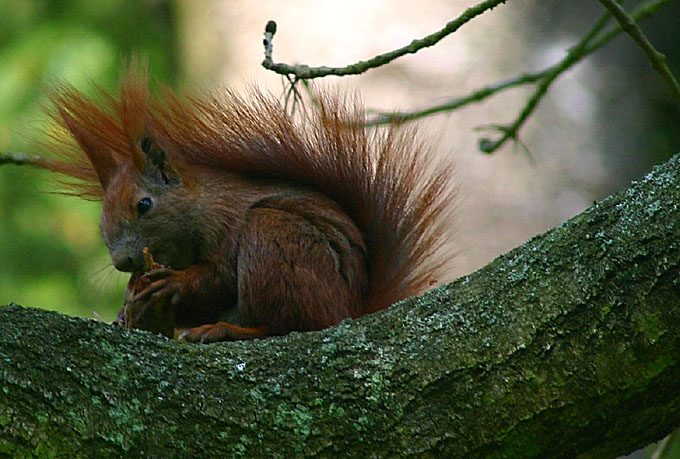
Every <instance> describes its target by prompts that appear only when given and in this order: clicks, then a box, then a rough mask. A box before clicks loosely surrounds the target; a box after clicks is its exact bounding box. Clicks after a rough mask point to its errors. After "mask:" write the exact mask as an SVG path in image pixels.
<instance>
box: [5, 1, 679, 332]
mask: <svg viewBox="0 0 680 459" xmlns="http://www.w3.org/2000/svg"><path fill="white" fill-rule="evenodd" d="M473 4H474V2H473V1H471V0H465V1H463V0H419V1H418V2H412V1H408V0H389V1H388V0H375V1H372V2H366V1H357V0H344V1H342V2H339V1H336V0H288V1H286V2H282V1H273V0H260V1H258V2H251V1H245V0H222V1H219V0H175V1H164V0H140V1H134V2H132V1H125V0H99V1H96V2H93V1H91V0H3V1H2V2H0V62H1V63H2V67H1V68H0V151H3V152H5V151H21V152H27V153H33V154H44V153H47V152H42V151H39V150H38V147H37V146H36V143H35V140H36V139H40V137H41V135H43V132H44V131H45V129H46V127H45V126H46V125H45V122H46V121H45V117H44V115H43V107H44V106H45V105H46V104H47V103H48V101H47V98H46V90H47V88H49V87H50V85H51V84H53V83H54V82H56V81H67V82H69V83H70V84H73V85H74V86H76V87H78V88H81V89H83V90H85V91H86V92H87V91H90V92H91V91H92V86H91V82H96V83H97V84H98V85H100V86H102V87H104V88H106V89H108V90H111V91H114V92H115V89H116V87H117V79H118V72H119V69H120V67H121V62H123V61H124V60H125V59H126V58H128V57H129V56H130V55H131V54H133V53H137V54H139V55H141V56H145V57H146V58H148V60H149V62H150V69H151V74H152V75H153V77H154V78H155V79H157V80H158V81H161V82H164V83H165V84H167V85H170V86H171V87H175V88H177V89H178V90H189V91H202V90H208V89H211V88H215V87H216V86H217V87H220V86H222V87H223V86H225V85H226V86H230V87H234V88H237V89H238V88H243V87H246V86H248V85H251V84H253V83H254V82H255V83H257V84H258V85H259V86H262V87H266V88H269V89H270V90H271V91H272V92H274V93H275V94H282V93H283V88H284V85H283V81H282V79H281V78H280V77H279V76H277V75H274V74H273V73H270V72H267V71H265V70H264V69H263V68H262V67H261V66H260V62H261V61H262V57H263V54H262V38H263V36H262V33H263V30H264V26H265V24H266V22H267V21H268V20H270V19H273V20H275V21H276V22H277V23H278V33H277V35H276V38H275V40H274V60H275V61H280V62H288V63H305V64H309V65H329V66H342V65H346V64H348V63H353V62H356V61H358V60H362V59H367V58H369V57H372V56H374V55H376V54H379V53H382V52H386V51H389V50H392V49H394V48H397V47H401V46H403V45H405V44H407V43H409V42H410V41H411V40H412V39H414V38H420V37H423V36H425V35H427V34H430V33H432V32H434V31H436V30H438V29H440V28H441V27H442V26H443V25H444V24H445V23H446V22H448V21H449V20H451V19H453V18H455V17H457V16H458V15H459V14H460V13H462V12H463V11H464V9H465V8H467V7H469V6H471V5H473ZM635 4H637V3H636V2H633V1H628V2H625V6H626V7H629V8H630V7H632V6H633V5H635ZM601 14H602V9H601V6H600V4H599V3H598V2H596V1H593V0H573V1H570V2H564V1H558V0H516V1H513V2H508V3H507V4H505V5H501V6H499V7H497V8H496V9H494V10H493V11H490V12H487V13H485V14H484V15H482V16H481V17H479V18H477V19H474V20H473V21H472V22H470V23H468V24H467V25H465V26H464V27H463V28H462V29H460V30H459V31H458V32H457V33H455V34H454V35H452V36H449V37H447V38H446V39H445V40H444V41H442V42H441V43H439V44H438V45H436V46H434V47H432V48H429V49H426V50H422V51H420V52H419V53H417V54H415V55H409V56H406V57H404V58H401V59H399V60H397V61H395V62H393V63H392V64H390V65H388V66H386V67H383V68H380V69H376V70H372V71H370V72H368V73H366V74H365V75H362V76H357V77H345V78H335V77H332V78H327V79H326V80H325V81H324V82H323V84H325V85H327V86H331V87H340V88H344V89H345V90H348V91H353V92H358V93H359V94H361V96H362V97H363V99H364V100H365V101H366V105H367V106H368V107H370V108H375V109H383V110H397V109H398V110H413V109H417V108H423V107H426V106H428V105H431V104H434V103H438V102H442V101H444V100H446V99H448V98H452V97H459V96H464V95H467V94H469V93H470V92H471V91H473V90H474V89H477V88H479V87H481V86H484V85H488V84H492V83H495V82H498V81H502V80H505V79H508V78H511V77H515V76H517V75H520V74H522V73H524V72H529V71H536V70H540V69H542V68H544V67H546V66H548V65H551V64H553V63H555V62H557V61H558V60H559V59H560V58H561V57H563V56H564V53H565V51H566V50H567V49H569V48H570V47H571V46H573V45H574V44H575V43H576V42H578V41H579V39H580V38H581V37H582V36H583V35H584V34H585V33H586V31H587V30H589V28H590V27H591V26H592V25H593V24H594V22H595V21H596V20H597V18H598V17H599V16H600V15H601ZM679 17H680V2H677V1H672V2H669V4H668V5H667V6H665V7H664V8H663V9H662V10H661V11H660V12H659V13H658V14H656V15H655V16H654V17H652V18H651V19H650V20H648V21H646V22H645V23H644V24H643V29H644V30H645V31H646V33H647V34H648V36H649V38H650V39H651V41H652V43H653V44H654V45H655V46H656V47H657V49H659V50H660V51H661V52H663V53H665V54H666V56H667V59H668V64H669V66H670V67H671V69H672V70H673V72H674V73H675V75H676V76H677V75H680V29H679V28H678V18H679ZM530 94H531V88H517V89H513V90H511V91H507V92H504V93H502V94H500V95H498V96H495V97H493V98H491V99H489V100H486V101H484V102H483V103H480V104H475V105H471V106H468V107H466V108H464V109H462V110H459V111H455V112H452V113H448V114H444V115H437V116H433V117H430V118H427V119H425V120H424V121H422V122H420V125H421V129H422V131H423V133H424V134H423V135H424V136H426V137H427V138H429V139H431V140H432V143H433V144H434V145H435V148H437V150H438V151H439V153H440V154H442V155H446V156H447V157H448V158H450V160H451V161H453V162H455V164H456V168H457V171H458V173H457V180H458V182H459V183H460V190H461V191H460V203H459V205H458V207H459V212H458V220H457V223H456V225H457V226H456V231H457V234H458V238H457V239H456V242H455V243H456V245H457V248H458V251H459V253H460V255H459V259H458V265H457V266H458V271H457V272H456V273H452V275H456V276H458V275H464V274H466V273H469V272H471V271H473V270H475V269H477V268H479V267H481V266H483V265H484V264H485V263H488V262H489V261H491V260H492V259H493V258H494V257H496V256H498V255H499V254H501V253H503V252H505V251H507V250H509V249H511V248H513V247H516V246H517V245H519V244H521V243H522V242H524V241H526V240H527V239H528V238H530V237H532V236H533V235H536V234H538V233H541V232H543V231H545V230H547V229H549V228H551V227H554V226H556V225H558V224H560V223H562V222H563V221H565V220H566V219H568V218H570V217H571V216H573V215H576V214H578V213H580V212H581V211H583V210H584V209H585V208H587V207H588V206H590V205H591V204H592V203H593V201H595V200H599V199H602V198H604V197H606V196H607V195H609V194H611V193H613V192H615V191H617V190H619V189H622V188H624V187H626V186H627V185H628V184H629V183H630V181H631V180H634V179H637V178H640V177H641V176H642V175H643V174H645V173H646V172H648V171H649V170H650V169H651V167H652V166H653V165H654V164H658V163H661V162H663V161H664V160H666V159H667V158H669V157H670V156H671V155H673V154H674V153H676V152H678V150H680V129H678V128H679V123H678V120H679V116H680V113H679V111H678V107H677V106H674V105H673V102H672V100H671V98H670V93H669V91H668V89H667V88H666V87H665V85H664V84H663V82H662V80H661V78H660V77H659V76H658V75H657V73H656V72H654V71H653V70H652V68H651V66H650V64H649V63H648V62H647V60H646V58H645V57H644V55H643V53H642V52H641V51H640V49H638V48H637V47H636V46H635V45H634V44H633V42H632V40H631V39H630V38H629V37H628V36H624V35H619V37H617V38H616V39H614V40H613V41H612V42H610V43H609V44H608V45H607V46H606V47H604V48H603V49H600V50H599V51H597V52H596V53H595V54H594V55H591V56H590V57H588V58H587V59H586V60H585V61H583V62H581V63H580V64H578V65H577V66H576V67H574V68H573V69H572V70H571V71H569V72H568V73H567V74H565V75H563V76H562V77H560V78H559V79H558V80H557V81H556V83H555V84H554V86H553V87H552V88H551V89H550V91H549V93H548V95H547V97H546V98H545V99H544V100H543V101H542V102H541V104H540V105H539V107H538V110H537V111H536V113H535V114H534V115H533V116H532V118H531V119H530V120H529V122H528V123H527V124H526V125H525V126H524V128H523V129H522V131H521V139H522V141H523V142H524V143H525V144H526V146H527V147H528V149H529V152H530V153H526V152H525V151H523V150H522V149H521V148H517V147H516V146H513V145H512V144H508V145H506V146H505V147H504V148H503V149H502V150H501V151H498V152H497V153H495V154H493V155H490V156H489V155H484V154H482V153H480V152H479V150H478V148H477V145H478V141H479V139H480V135H481V134H480V133H479V132H477V131H475V128H476V127H479V126H484V125H490V124H503V123H509V122H511V121H512V120H513V119H514V118H515V117H516V116H517V115H518V113H519V112H520V110H521V108H522V106H523V104H524V103H525V101H526V99H527V97H528V96H529V95H530ZM55 191H59V185H58V183H56V182H55V181H54V180H53V177H50V175H49V174H47V173H45V172H43V171H38V170H34V169H30V168H27V167H17V166H11V165H4V166H0V304H6V303H9V302H16V303H19V304H22V305H24V306H34V307H41V308H47V309H53V310H58V311H62V312H64V313H67V314H72V315H79V316H83V317H90V318H91V317H99V318H101V319H102V320H106V321H110V320H112V319H113V318H114V315H115V313H116V311H117V309H118V308H119V307H120V305H121V301H122V300H121V298H122V291H123V286H124V284H125V282H126V281H127V276H126V275H123V274H120V273H116V272H115V270H114V269H113V267H112V266H111V263H110V261H109V258H108V254H107V252H106V250H105V247H104V246H103V244H102V242H101V240H100V237H99V234H98V217H99V203H96V202H87V201H82V200H79V199H76V198H70V197H65V196H60V195H55V194H53V193H52V192H55Z"/></svg>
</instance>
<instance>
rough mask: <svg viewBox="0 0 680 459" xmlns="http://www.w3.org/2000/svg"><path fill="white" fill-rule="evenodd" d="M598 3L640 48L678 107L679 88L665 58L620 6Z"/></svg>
mask: <svg viewBox="0 0 680 459" xmlns="http://www.w3.org/2000/svg"><path fill="white" fill-rule="evenodd" d="M600 3H602V5H603V6H604V7H605V8H607V10H609V12H610V13H611V14H612V16H614V18H615V19H616V20H617V21H618V22H619V24H620V25H621V28H622V29H623V30H624V31H625V32H626V33H627V34H628V35H630V36H631V37H632V38H633V40H635V43H637V44H638V46H640V48H642V51H644V53H645V54H646V55H647V59H649V62H650V63H651V64H652V67H654V68H655V69H656V71H657V72H659V74H661V77H662V78H663V79H664V81H665V82H666V84H667V85H668V87H669V88H670V90H671V93H672V94H673V98H674V99H675V101H676V102H677V103H678V104H679V105H680V86H678V82H677V80H676V79H675V77H674V76H673V73H672V72H671V71H670V69H669V68H668V66H667V65H666V56H664V55H663V54H662V53H660V52H659V51H657V50H656V49H655V48H654V46H652V43H651V42H650V41H649V40H648V39H647V37H646V36H645V34H644V33H642V29H640V26H638V25H637V23H636V22H635V19H634V18H633V17H632V16H631V15H630V14H628V13H627V12H626V10H624V9H623V7H622V6H621V5H619V4H618V3H616V2H615V1H613V0H600Z"/></svg>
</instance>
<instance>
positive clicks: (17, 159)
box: [0, 151, 40, 166]
mask: <svg viewBox="0 0 680 459" xmlns="http://www.w3.org/2000/svg"><path fill="white" fill-rule="evenodd" d="M39 159H40V158H38V157H37V156H33V155H27V154H25V153H12V152H11V151H8V152H7V153H2V152H0V165H3V164H16V165H19V166H22V165H25V164H29V165H35V164H36V163H37V162H38V161H39Z"/></svg>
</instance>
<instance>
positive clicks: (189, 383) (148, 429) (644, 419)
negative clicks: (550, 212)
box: [0, 156, 680, 457]
mask: <svg viewBox="0 0 680 459" xmlns="http://www.w3.org/2000/svg"><path fill="white" fill-rule="evenodd" d="M679 260H680V156H676V157H674V158H673V159H671V160H670V161H669V162H668V163H666V164H664V165H663V166H661V167H659V168H657V169H655V171H654V172H652V173H650V174H649V175H648V176H647V177H645V178H644V179H643V180H642V181H640V182H639V183H635V184H633V185H632V186H631V187H630V188H629V189H627V190H625V191H623V192H621V193H619V194H616V195H614V196H612V197H610V198H608V199H606V200H604V201H602V202H600V203H596V204H595V205H593V207H591V208H590V209H588V210H587V211H585V212H584V213H583V214H581V215H579V216H577V217H575V218H573V219H571V220H570V221H568V222H566V223H564V224H563V225H561V226H559V227H558V228H555V229H553V230H551V231H549V232H547V233H545V234H543V235H541V236H537V237H535V238H533V239H531V240H530V241H528V242H527V243H526V244H524V245H523V246H521V247H519V248H518V249H515V250H513V251H511V252H509V253H508V254H505V255H503V256H501V257H499V258H498V259H496V260H495V261H493V262H492V263H490V264H489V265H488V266H486V267H485V268H483V269H481V270H479V271H477V272H476V273H474V274H471V275H469V276H466V277H464V278H461V279H459V280H457V281H456V282H453V283H451V284H449V285H446V286H444V287H442V288H439V289H436V290H433V291H431V292H428V293H427V294H425V295H423V296H422V297H421V298H411V299H408V300H405V301H403V302H401V303H399V304H397V305H395V306H393V307H391V308H390V309H388V310H386V311H382V312H379V313H376V314H373V315H371V316H367V317H363V318H360V319H358V320H348V321H345V322H343V323H342V324H340V325H339V326H337V327H334V328H331V329H328V330H324V331H321V332H312V333H292V334H290V335H288V336H284V337H277V338H269V339H265V340H255V341H251V342H233V343H221V344H215V345H207V346H202V345H193V344H186V343H179V342H175V341H171V340H168V339H165V338H163V337H159V336H153V335H151V334H149V333H147V332H141V331H135V330H124V329H121V328H116V327H113V326H110V325H107V324H104V323H100V322H95V321H93V320H84V319H79V318H73V317H67V316H64V315H61V314H57V313H53V312H46V311H40V310H36V309H24V308H21V307H19V306H16V305H10V306H7V307H2V308H0V388H1V390H0V455H2V454H3V453H4V454H7V455H10V456H13V455H14V456H24V455H37V456H63V457H78V456H90V455H92V454H93V453H94V452H96V453H97V455H98V456H101V457H107V456H108V457H120V456H159V457H173V456H183V457H184V456H186V457H191V456H197V457H207V456H226V457H229V456H239V455H243V456H248V457H260V456H272V457H296V456H337V455H341V456H349V457H366V456H369V457H385V456H387V457H392V456H399V455H418V456H437V457H462V456H465V457H480V456H488V457H575V456H578V455H584V456H586V457H614V456H616V455H620V454H625V453H627V452H629V451H631V450H633V449H635V448H638V447H641V446H644V445H646V444H648V443H651V442H652V441H654V440H657V439H659V438H661V437H663V436H664V435H666V434H668V433H669V432H670V431H671V430H673V428H675V427H677V426H678V425H680V364H679V363H678V357H679V356H680V352H679V350H680V307H679V306H680V276H679V274H680V273H679V271H680V265H679Z"/></svg>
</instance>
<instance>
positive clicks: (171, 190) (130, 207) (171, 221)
mask: <svg viewBox="0 0 680 459" xmlns="http://www.w3.org/2000/svg"><path fill="white" fill-rule="evenodd" d="M135 148H136V149H137V151H136V153H137V154H138V155H135V156H136V157H137V158H138V159H137V161H135V162H122V163H120V164H117V165H116V167H114V166H113V165H110V166H105V169H106V170H103V171H101V172H100V171H99V170H98V171H97V173H98V176H99V177H100V181H101V183H102V186H103V187H104V191H105V193H104V205H103V209H102V216H101V232H102V237H103V239H104V242H105V243H106V245H107V247H108V248H109V252H110V254H111V260H112V261H113V264H114V266H115V267H116V269H118V270H120V271H129V272H134V271H138V270H140V269H142V267H143V265H144V255H143V250H144V248H145V247H148V249H149V251H150V252H151V254H152V255H153V257H154V259H155V260H156V261H157V262H158V263H160V264H162V265H165V266H168V267H172V268H173V269H185V268H186V267H188V266H189V265H191V264H193V263H195V262H196V258H197V256H198V255H197V253H198V245H199V243H200V241H199V240H198V236H197V234H196V232H193V231H191V228H195V217H196V215H195V213H196V212H199V211H200V209H199V206H197V205H193V204H194V200H193V199H192V197H191V196H192V195H191V193H188V192H187V191H188V189H187V187H186V184H185V183H184V181H183V179H182V177H181V175H180V174H179V173H178V172H177V170H176V169H175V168H174V167H173V166H172V164H171V163H170V160H169V158H168V155H167V153H166V152H165V151H164V150H163V149H162V148H161V147H160V146H159V145H158V144H157V143H156V142H155V141H154V140H152V139H151V137H149V136H148V135H143V136H142V137H141V138H140V139H139V141H138V142H137V145H135ZM108 171H113V173H111V174H110V175H107V174H108Z"/></svg>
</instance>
